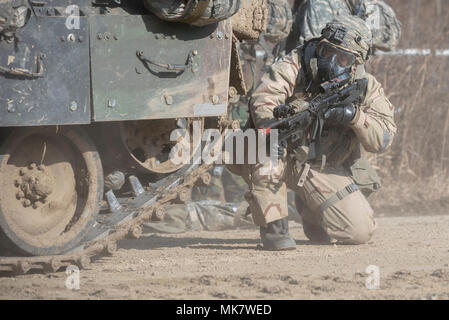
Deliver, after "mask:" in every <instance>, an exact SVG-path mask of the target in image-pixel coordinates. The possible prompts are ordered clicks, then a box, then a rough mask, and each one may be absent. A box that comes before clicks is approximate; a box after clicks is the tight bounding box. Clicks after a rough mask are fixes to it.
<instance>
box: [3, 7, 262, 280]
mask: <svg viewBox="0 0 449 320" xmlns="http://www.w3.org/2000/svg"><path fill="white" fill-rule="evenodd" d="M164 3H170V5H169V7H170V6H171V7H170V8H168V9H167V8H164ZM176 3H178V4H179V5H178V6H176ZM247 3H249V4H247V5H245V4H243V2H242V3H241V2H240V0H235V1H232V0H229V1H225V0H214V1H212V0H188V1H186V0H184V1H154V0H153V1H152V0H148V1H119V0H115V1H107V0H92V1H88V0H43V1H41V0H39V1H37V0H29V1H25V0H0V270H8V271H11V270H12V271H15V272H27V271H28V270H30V269H41V270H53V271H55V270H58V269H59V268H60V267H61V266H64V265H69V264H78V265H79V266H80V267H85V266H86V265H87V264H88V263H89V262H90V260H91V258H93V257H96V256H98V255H101V254H103V253H109V254H111V253H112V252H114V250H115V249H116V242H117V241H118V240H120V239H122V238H124V237H126V236H131V237H135V238H137V237H139V236H140V234H141V232H142V228H141V225H142V224H143V223H144V222H145V221H148V220H149V219H161V218H162V217H163V215H164V210H163V204H165V203H167V202H170V201H183V200H185V199H187V198H188V193H189V189H190V188H191V187H192V186H193V184H195V183H197V182H198V181H201V182H203V183H207V182H208V180H209V179H210V176H208V174H207V169H208V168H209V167H207V166H205V165H197V166H192V165H190V166H184V165H175V164H174V163H173V162H171V161H170V159H169V153H170V150H171V148H172V146H173V145H174V143H175V142H171V141H170V133H171V132H172V131H173V130H174V129H179V128H180V129H185V130H186V131H189V130H192V123H193V121H194V120H198V121H200V123H201V124H202V128H203V129H204V128H208V127H214V128H217V127H220V126H221V127H223V126H225V125H229V122H230V121H226V113H227V102H228V97H229V95H230V94H231V95H233V94H235V93H236V92H241V91H244V83H239V81H238V80H239V79H241V72H240V71H241V70H239V63H238V54H233V53H232V52H234V51H235V42H236V37H235V36H236V34H239V33H240V35H241V34H242V33H245V32H247V31H249V33H251V32H253V33H256V34H257V32H258V31H261V30H263V28H264V26H263V24H264V21H265V19H266V11H265V9H264V5H265V4H266V1H265V0H263V1H259V0H257V1H255V0H254V1H247ZM165 6H167V5H165ZM245 6H246V7H245ZM239 9H240V11H239V12H238V13H237V14H236V15H235V16H234V17H233V19H234V18H236V17H237V16H239V19H240V21H237V22H235V23H234V22H232V24H231V19H228V17H230V16H232V15H234V14H235V13H236V12H237V11H238V10H239ZM150 10H152V11H153V13H155V14H153V13H152V12H151V11H150ZM170 10H172V11H170ZM220 10H221V11H222V12H221V13H220ZM223 11H224V13H223ZM164 14H165V16H164ZM220 15H221V16H220ZM205 16H206V18H207V19H209V20H211V21H205V20H207V19H204V17H205ZM164 17H165V18H166V19H165V20H163V19H161V18H164ZM214 18H215V20H216V21H213V19H214ZM167 20H172V21H167ZM233 27H234V30H233ZM236 27H240V29H241V30H240V31H238V30H236V29H235V28H236ZM233 31H234V32H233ZM233 43H234V46H233ZM231 56H232V57H233V58H232V59H231ZM231 60H232V61H231ZM231 70H233V71H232V72H231ZM230 78H231V82H232V81H233V82H235V83H236V84H232V83H231V84H230ZM232 79H234V80H232ZM235 79H237V80H235ZM230 85H232V87H231V86H230ZM117 173H119V174H118V176H117ZM120 174H122V176H120ZM108 176H109V177H111V179H110V180H111V181H112V185H111V186H109V187H107V188H105V187H104V180H105V177H108ZM124 177H126V183H125V186H124V187H122V188H121V186H122V185H123V181H122V182H120V181H119V182H117V181H115V180H121V179H123V178H124ZM114 179H115V180H114ZM114 181H115V182H114ZM117 184H118V186H117ZM117 189H121V190H120V191H117ZM105 200H106V201H105Z"/></svg>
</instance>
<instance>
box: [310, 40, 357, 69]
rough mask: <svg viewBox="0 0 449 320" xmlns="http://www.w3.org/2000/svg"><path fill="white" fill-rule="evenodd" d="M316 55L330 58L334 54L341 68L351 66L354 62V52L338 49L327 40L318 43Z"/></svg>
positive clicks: (326, 58)
mask: <svg viewBox="0 0 449 320" xmlns="http://www.w3.org/2000/svg"><path fill="white" fill-rule="evenodd" d="M318 55H319V56H320V57H321V58H323V59H325V60H331V59H332V56H334V55H335V56H336V58H337V59H336V61H337V63H338V64H339V65H340V66H341V67H343V68H347V67H349V66H352V65H353V64H354V62H355V56H354V54H352V53H350V52H347V51H344V50H341V49H338V48H336V47H334V46H332V45H331V44H329V43H327V42H322V43H320V45H319V47H318Z"/></svg>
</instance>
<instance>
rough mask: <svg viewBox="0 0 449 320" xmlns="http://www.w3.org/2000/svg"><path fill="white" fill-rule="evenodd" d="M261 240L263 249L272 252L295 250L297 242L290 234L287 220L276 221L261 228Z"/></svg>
mask: <svg viewBox="0 0 449 320" xmlns="http://www.w3.org/2000/svg"><path fill="white" fill-rule="evenodd" d="M260 238H261V240H262V244H263V249H265V250H272V251H282V250H294V249H295V248H296V242H295V240H293V238H292V237H290V234H289V233H288V220H287V218H284V219H281V220H276V221H273V222H270V223H268V224H267V227H266V228H265V227H260Z"/></svg>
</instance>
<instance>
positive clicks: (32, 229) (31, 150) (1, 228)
mask: <svg viewBox="0 0 449 320" xmlns="http://www.w3.org/2000/svg"><path fill="white" fill-rule="evenodd" d="M102 196H103V169H102V165H101V161H100V157H99V154H98V152H97V149H96V147H95V146H94V144H93V143H92V141H91V139H90V138H89V136H88V135H87V134H86V133H85V132H84V130H83V129H82V128H80V127H68V126H67V127H59V128H57V127H36V128H19V129H14V131H13V132H12V133H11V134H10V135H9V137H8V138H7V139H6V141H5V142H4V143H3V145H2V146H1V147H0V245H1V247H2V250H1V251H2V252H1V253H2V255H4V254H6V255H56V254H61V253H64V252H66V251H68V250H70V249H72V248H74V247H75V246H76V245H77V244H79V243H80V242H81V241H82V240H83V238H84V237H85V236H86V234H87V233H88V231H89V230H90V228H91V227H92V225H93V223H94V222H95V219H96V216H97V214H98V211H99V207H100V201H101V199H102Z"/></svg>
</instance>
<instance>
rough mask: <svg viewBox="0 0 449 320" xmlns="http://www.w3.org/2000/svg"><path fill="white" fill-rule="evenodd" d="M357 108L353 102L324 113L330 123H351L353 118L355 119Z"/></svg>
mask: <svg viewBox="0 0 449 320" xmlns="http://www.w3.org/2000/svg"><path fill="white" fill-rule="evenodd" d="M355 113H356V109H355V108H354V106H353V105H352V104H347V105H342V106H337V107H335V108H332V109H329V110H328V111H326V113H325V114H324V119H325V120H326V123H329V124H343V125H346V124H349V123H350V122H351V120H352V119H354V116H355Z"/></svg>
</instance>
